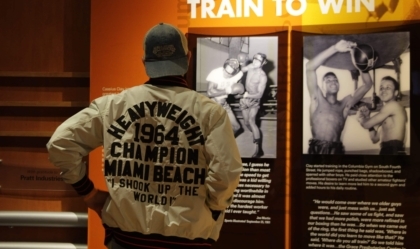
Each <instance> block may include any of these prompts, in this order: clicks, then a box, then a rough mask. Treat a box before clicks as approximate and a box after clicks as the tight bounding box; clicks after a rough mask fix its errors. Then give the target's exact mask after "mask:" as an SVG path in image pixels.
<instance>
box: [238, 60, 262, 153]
mask: <svg viewBox="0 0 420 249" xmlns="http://www.w3.org/2000/svg"><path fill="white" fill-rule="evenodd" d="M266 63H267V56H266V55H265V54H263V53H257V54H255V55H254V57H253V60H252V63H251V64H249V65H248V66H245V67H242V68H241V70H242V71H243V72H247V76H246V80H245V89H246V91H245V93H244V95H243V98H242V99H241V100H240V102H239V104H240V107H241V110H242V116H243V117H244V124H245V126H246V127H247V128H248V129H249V130H250V131H251V132H252V136H253V143H254V145H255V152H254V154H253V155H252V157H253V158H257V157H261V156H263V155H264V152H263V150H262V138H261V131H260V129H259V128H258V125H257V123H256V118H257V114H258V110H259V108H260V99H261V97H262V95H263V94H264V91H265V87H266V85H267V75H266V74H265V72H264V70H263V69H262V67H263V66H264V65H265V64H266Z"/></svg>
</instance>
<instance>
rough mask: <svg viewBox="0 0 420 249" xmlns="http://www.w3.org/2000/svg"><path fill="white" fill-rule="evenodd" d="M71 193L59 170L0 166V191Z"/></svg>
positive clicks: (70, 188) (69, 186) (71, 189)
mask: <svg viewBox="0 0 420 249" xmlns="http://www.w3.org/2000/svg"><path fill="white" fill-rule="evenodd" d="M29 190H30V191H45V192H57V191H58V192H62V191H66V192H67V191H72V192H74V189H73V188H72V187H71V185H69V184H67V183H65V182H64V181H63V178H61V176H60V170H59V169H55V168H25V167H10V166H3V165H1V166H0V191H1V192H5V191H20V192H22V191H23V192H24V191H29Z"/></svg>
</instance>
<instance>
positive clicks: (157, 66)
mask: <svg viewBox="0 0 420 249" xmlns="http://www.w3.org/2000/svg"><path fill="white" fill-rule="evenodd" d="M145 66H146V74H147V75H148V76H149V77H150V78H159V77H164V76H174V75H184V74H185V73H186V72H187V70H188V58H187V57H181V58H178V59H173V60H161V61H159V60H158V61H146V62H145Z"/></svg>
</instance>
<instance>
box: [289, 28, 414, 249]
mask: <svg viewBox="0 0 420 249" xmlns="http://www.w3.org/2000/svg"><path fill="white" fill-rule="evenodd" d="M390 26H393V25H390ZM329 28H330V29H331V30H334V29H335V30H336V29H338V27H334V26H333V25H332V26H331V27H329ZM417 29H418V24H407V25H403V26H399V27H393V28H382V29H365V30H363V32H359V33H345V34H337V33H334V32H331V34H328V33H323V34H318V33H317V34H315V33H304V32H293V34H292V39H293V40H295V41H297V42H296V44H299V45H297V47H296V48H295V49H294V51H295V53H294V57H295V58H296V60H299V57H300V63H298V62H296V63H295V64H294V65H295V68H296V71H295V73H294V74H293V75H292V78H293V79H295V82H300V84H297V85H295V86H296V87H295V88H294V90H293V96H299V95H300V96H302V95H303V101H298V100H292V103H293V110H294V112H293V116H294V117H295V118H296V120H297V122H298V123H301V124H302V126H301V129H299V128H297V129H293V130H292V136H294V137H295V139H294V140H293V143H294V145H293V146H292V148H293V149H292V169H291V172H292V174H291V179H292V186H291V188H292V196H293V197H292V205H291V208H292V210H293V213H292V221H291V228H292V229H291V231H292V248H324V247H325V248H329V247H330V248H360V247H361V248H378V249H382V248H390V247H391V248H398V249H402V248H416V247H418V242H417V238H416V237H417V236H416V235H417V234H418V233H419V229H420V227H419V222H418V221H419V219H420V217H419V215H418V212H417V211H416V210H418V209H419V207H420V196H419V194H418V193H419V186H418V181H419V177H420V169H419V168H418V163H419V159H420V158H418V155H417V153H415V151H417V150H418V139H419V138H418V136H417V134H418V131H417V127H416V125H415V124H416V122H417V116H416V115H414V113H415V110H413V111H411V108H410V107H411V106H413V108H415V106H417V105H416V103H417V102H418V100H417V99H418V93H417V92H416V90H415V89H416V88H418V84H419V82H418V76H417V75H418V71H419V68H418V66H417V63H416V58H417V57H418V55H419V50H418V48H416V46H415V45H414V44H417V43H418V39H419V38H420V37H419V36H418V34H417V32H416V31H415V30H417ZM340 33H343V32H340ZM343 44H345V46H343ZM346 46H347V47H346ZM299 47H300V48H299ZM299 72H300V73H299ZM298 109H301V110H302V111H301V112H297V110H298ZM326 127H327V129H325V128H326ZM302 235H304V236H302Z"/></svg>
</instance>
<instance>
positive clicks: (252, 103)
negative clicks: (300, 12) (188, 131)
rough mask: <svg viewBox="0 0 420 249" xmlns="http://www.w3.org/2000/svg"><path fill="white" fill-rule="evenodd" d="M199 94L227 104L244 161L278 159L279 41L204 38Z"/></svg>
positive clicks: (199, 46) (200, 47)
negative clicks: (248, 159) (245, 159)
mask: <svg viewBox="0 0 420 249" xmlns="http://www.w3.org/2000/svg"><path fill="white" fill-rule="evenodd" d="M196 67H197V71H196V91H197V92H200V93H202V94H204V95H206V96H208V97H209V98H211V99H212V100H214V101H215V102H217V103H219V104H220V105H222V106H223V108H224V109H225V110H226V111H227V113H228V115H229V119H230V121H231V124H232V129H233V132H234V133H235V137H236V142H237V144H238V147H239V151H240V154H241V157H242V158H276V150H277V145H276V138H277V83H278V82H277V81H278V69H277V68H278V37H277V36H246V37H245V36H243V37H242V36H241V37H200V38H198V39H197V63H196Z"/></svg>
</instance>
